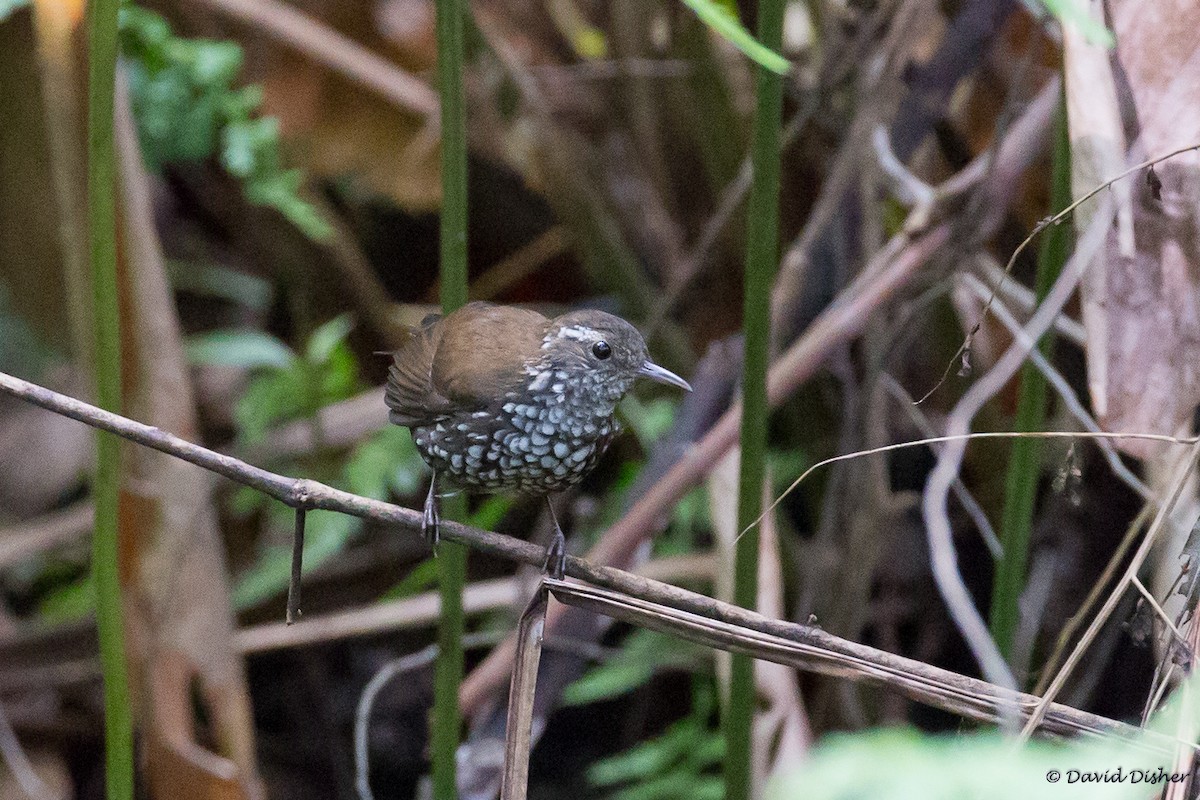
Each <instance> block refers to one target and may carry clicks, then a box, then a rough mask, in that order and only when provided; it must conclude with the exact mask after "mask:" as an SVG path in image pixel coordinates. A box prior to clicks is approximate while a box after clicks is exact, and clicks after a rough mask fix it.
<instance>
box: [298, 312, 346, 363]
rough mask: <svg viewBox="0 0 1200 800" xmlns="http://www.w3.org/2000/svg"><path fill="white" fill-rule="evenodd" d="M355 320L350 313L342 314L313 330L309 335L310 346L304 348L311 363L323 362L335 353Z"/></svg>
mask: <svg viewBox="0 0 1200 800" xmlns="http://www.w3.org/2000/svg"><path fill="white" fill-rule="evenodd" d="M353 327H354V321H353V320H351V318H350V315H349V314H340V315H338V316H336V317H334V318H333V319H331V320H329V321H328V322H326V323H325V324H324V325H322V326H321V327H319V328H317V329H316V330H315V331H313V333H312V335H311V336H310V337H308V346H307V347H305V348H304V356H305V358H307V359H308V361H309V363H311V364H323V363H325V362H326V361H327V360H328V359H329V356H330V355H331V354H332V353H333V350H334V348H335V347H337V346H338V345H339V344H342V343H343V342H345V341H346V337H347V336H349V335H350V329H351V328H353Z"/></svg>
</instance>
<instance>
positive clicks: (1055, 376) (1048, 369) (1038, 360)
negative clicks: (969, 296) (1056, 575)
mask: <svg viewBox="0 0 1200 800" xmlns="http://www.w3.org/2000/svg"><path fill="white" fill-rule="evenodd" d="M963 278H964V280H965V282H966V284H967V285H968V286H969V287H970V288H971V291H973V292H975V295H976V296H977V297H979V298H980V299H981V300H982V299H986V298H987V297H988V291H989V290H988V287H987V285H986V284H984V282H983V281H981V280H980V279H979V278H977V277H975V276H974V275H972V274H970V273H966V274H964V275H963ZM993 307H994V310H995V314H996V316H997V317H998V318H999V319H1000V321H1001V322H1002V323H1003V324H1004V327H1006V328H1007V329H1008V332H1009V333H1010V334H1012V336H1013V338H1014V339H1016V340H1017V341H1019V342H1021V343H1022V344H1024V345H1025V346H1026V347H1028V348H1029V359H1030V361H1032V362H1033V365H1034V366H1035V367H1037V369H1038V372H1040V373H1042V377H1044V378H1045V379H1046V382H1047V383H1049V384H1050V386H1051V387H1052V388H1053V389H1054V390H1055V391H1056V392H1057V393H1058V396H1059V398H1060V399H1061V400H1062V401H1063V403H1064V404H1065V405H1066V407H1067V410H1068V411H1069V412H1070V414H1071V416H1073V417H1074V418H1075V419H1076V420H1077V421H1078V422H1079V424H1081V425H1082V426H1083V427H1084V430H1088V431H1091V432H1092V433H1100V424H1099V423H1098V422H1096V420H1095V419H1094V418H1093V417H1092V415H1091V414H1089V413H1088V411H1087V409H1086V408H1084V407H1083V403H1081V402H1080V401H1079V397H1078V396H1077V395H1076V394H1075V391H1074V390H1073V389H1072V388H1071V385H1070V384H1069V383H1067V379H1066V378H1064V377H1063V376H1062V374H1061V373H1060V372H1059V371H1058V370H1056V369H1055V368H1054V366H1053V365H1052V364H1051V363H1050V362H1049V361H1047V360H1046V357H1045V356H1043V355H1042V353H1041V351H1040V350H1038V349H1037V347H1036V346H1035V344H1034V342H1033V341H1032V340H1031V339H1029V337H1028V336H1027V335H1026V334H1025V331H1024V329H1023V328H1022V327H1021V323H1020V322H1018V321H1017V319H1016V317H1014V316H1013V315H1012V312H1010V311H1009V310H1008V308H1007V307H1006V306H1005V305H1004V303H1003V302H1002V301H998V300H997V301H996V302H995V303H993ZM1094 441H1095V442H1096V443H1097V444H1098V445H1099V446H1100V449H1101V450H1102V451H1103V452H1104V458H1105V460H1106V461H1108V465H1109V467H1110V468H1111V469H1112V471H1113V474H1114V475H1116V476H1117V477H1118V478H1120V479H1121V480H1122V481H1124V483H1125V484H1126V485H1127V486H1128V487H1129V488H1131V489H1133V490H1134V491H1135V492H1137V493H1138V494H1139V495H1141V497H1142V498H1143V499H1144V500H1152V499H1153V495H1154V493H1153V492H1152V491H1151V490H1150V487H1149V486H1147V485H1146V484H1145V483H1143V482H1142V481H1141V479H1139V478H1138V476H1136V475H1134V474H1133V471H1132V470H1130V469H1129V467H1127V466H1125V464H1124V462H1122V461H1121V457H1120V456H1119V455H1118V454H1117V451H1116V448H1114V447H1113V446H1112V440H1110V439H1109V438H1108V437H1100V438H1097V439H1095V440H1094Z"/></svg>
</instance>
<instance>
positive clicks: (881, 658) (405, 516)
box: [0, 373, 1169, 733]
mask: <svg viewBox="0 0 1200 800" xmlns="http://www.w3.org/2000/svg"><path fill="white" fill-rule="evenodd" d="M0 393H3V394H7V395H10V396H13V397H17V398H19V399H22V400H25V401H28V402H31V403H33V404H35V405H38V406H40V407H42V408H45V409H47V410H50V411H54V412H56V413H59V414H62V415H64V416H67V417H70V418H72V419H75V420H78V421H80V422H83V423H85V424H88V425H91V426H92V427H95V428H99V429H101V430H106V431H109V432H111V433H115V434H117V435H119V436H121V437H123V438H125V439H128V440H130V441H133V442H137V443H139V444H142V445H145V446H147V447H151V448H154V449H156V450H159V451H161V452H164V453H168V454H170V455H173V456H176V457H178V458H182V459H184V460H186V461H189V462H191V463H193V464H196V465H198V466H201V467H204V468H206V469H209V470H211V471H213V472H216V473H218V474H220V475H224V476H226V477H228V478H230V479H232V480H234V481H236V482H238V483H241V484H243V485H246V486H250V487H252V488H255V489H258V490H259V491H262V492H263V493H265V494H268V495H270V496H271V497H274V498H276V499H278V500H280V501H281V502H283V503H285V504H287V505H289V506H290V507H293V508H298V507H301V506H304V507H306V508H309V509H314V510H331V511H339V512H341V513H345V514H351V515H354V516H358V517H365V518H369V519H374V520H377V521H380V522H384V523H390V524H394V525H397V526H400V527H402V528H404V529H406V530H408V531H410V532H412V533H413V534H414V535H419V533H420V529H421V513H420V512H418V511H414V510H412V509H408V508H402V507H400V506H396V505H393V504H391V503H385V502H382V501H379V500H372V499H370V498H367V497H360V496H358V495H354V494H351V493H349V492H343V491H340V490H338V489H334V488H332V487H329V486H326V485H324V484H322V483H319V482H317V481H312V480H306V479H295V478H289V477H287V476H284V475H278V474H275V473H272V472H268V471H267V470H264V469H261V468H259V467H255V466H253V465H250V464H247V463H245V462H243V461H240V460H238V459H236V458H233V457H232V456H228V455H223V454H221V453H217V452H214V451H212V450H209V449H207V448H204V447H201V446H199V445H196V444H192V443H191V442H187V441H185V440H183V439H181V438H179V437H178V436H174V435H172V434H169V433H166V432H164V431H161V430H159V429H157V428H154V427H152V426H149V425H144V424H142V423H139V422H135V421H133V420H130V419H127V418H125V417H122V416H120V415H118V414H113V413H111V412H108V411H104V410H103V409H100V408H97V407H95V406H92V405H90V404H88V403H84V402H82V401H80V400H76V399H74V398H71V397H67V396H66V395H62V394H59V393H57V392H53V391H51V390H49V389H46V388H44V387H41V386H38V385H36V384H33V383H30V382H28V381H24V380H21V379H20V378H16V377H13V376H11V375H7V374H5V373H0ZM1168 505H1169V504H1168ZM441 533H442V536H443V538H445V539H447V540H449V541H455V542H460V543H462V544H465V545H467V546H470V547H472V548H474V549H476V550H478V551H480V552H483V553H487V554H489V555H494V556H498V557H500V558H505V559H509V560H513V561H520V562H523V563H526V564H530V565H533V566H540V565H541V564H542V560H543V557H544V553H543V551H542V548H540V547H538V546H537V545H535V544H532V543H529V542H525V541H522V540H520V539H514V538H512V537H510V536H503V535H501V534H498V533H494V532H491V531H485V530H481V529H479V528H474V527H471V526H469V525H463V524H460V523H457V522H452V521H448V520H447V521H443V523H442V531H441ZM566 573H567V574H568V575H570V576H571V577H574V578H578V579H580V580H583V581H586V582H588V583H590V584H593V586H594V587H598V588H600V589H608V590H611V591H610V592H609V593H608V594H609V595H610V596H612V597H617V598H622V602H624V603H626V604H628V605H632V606H635V607H638V606H640V607H642V608H646V607H649V606H654V607H655V608H669V609H671V611H672V613H674V614H677V615H679V616H680V618H681V619H684V620H686V621H687V624H688V625H690V626H693V627H697V626H699V628H700V629H703V630H710V631H719V632H720V636H721V637H728V636H729V635H731V634H734V635H737V636H741V637H742V639H741V641H743V642H744V641H746V640H753V641H758V642H762V643H763V644H764V646H763V647H762V648H759V649H756V650H755V651H754V654H755V655H757V656H758V657H760V658H764V657H769V654H770V652H771V649H772V648H775V649H776V650H778V649H779V648H786V649H788V650H789V652H793V653H796V654H799V655H796V656H794V657H792V660H791V661H788V662H786V663H793V664H795V665H796V666H802V667H804V668H805V669H809V670H812V671H813V672H817V673H820V674H825V675H834V676H838V677H844V678H849V679H852V680H860V681H869V682H873V683H877V684H882V685H885V686H887V687H889V688H891V689H893V690H895V691H898V692H900V693H902V694H904V695H906V696H908V697H911V698H912V699H914V700H917V701H919V702H923V703H928V704H930V705H933V706H936V707H938V708H944V709H947V710H950V711H954V712H956V713H963V714H970V715H972V716H977V715H985V716H983V717H979V718H983V719H990V718H993V717H994V714H995V702H996V699H997V698H1001V697H1007V698H1008V699H1009V700H1011V701H1013V702H1018V703H1019V704H1021V705H1022V707H1024V705H1025V704H1026V703H1027V701H1026V699H1025V698H1024V696H1017V695H1014V694H1011V693H1006V691H1005V690H1004V689H1002V688H1001V687H999V686H995V685H993V684H990V683H987V682H985V681H981V680H978V679H975V678H969V677H967V676H964V675H959V674H957V673H954V672H951V671H949V670H945V669H940V668H938V667H933V666H930V665H928V664H925V663H922V662H920V661H916V660H914V659H910V658H904V657H902V656H897V655H893V654H891V653H887V652H884V651H882V650H878V649H876V648H873V647H868V646H866V645H861V644H858V643H855V642H851V641H849V640H846V639H842V638H840V637H837V636H834V635H832V634H830V633H827V632H825V631H823V630H821V629H819V628H815V627H813V626H810V625H800V624H797V623H793V622H786V621H783V620H777V619H770V618H768V617H764V616H763V615H761V614H758V613H755V612H753V611H749V610H747V609H744V608H739V607H737V606H733V605H730V604H728V603H723V602H721V601H719V600H715V599H713V598H711V597H706V596H704V595H701V594H697V593H695V592H691V591H688V590H687V589H682V588H680V587H677V586H671V585H669V584H665V583H661V582H659V581H655V580H652V579H649V578H646V577H643V576H639V575H634V574H632V573H629V572H625V571H623V570H619V569H614V568H612V567H607V566H603V565H599V564H594V563H591V562H589V561H586V560H584V559H581V558H576V557H573V556H568V557H567V562H566ZM547 585H548V586H552V588H556V589H557V588H558V587H557V584H551V583H548V584H547ZM577 588H580V587H577ZM584 588H586V587H584ZM580 590H581V591H582V589H580ZM605 613H608V612H607V611H606V612H605ZM302 625H303V623H302ZM704 635H705V636H707V637H709V638H708V639H706V640H705V641H709V640H710V639H711V641H712V642H713V643H714V645H715V644H716V642H718V641H724V639H721V638H719V637H718V638H712V636H711V635H710V634H708V633H705V634H704ZM801 656H803V657H802V658H801ZM964 697H965V698H967V700H966V701H964V699H963V698H964ZM1034 701H1035V702H1036V698H1035V699H1034ZM1080 715H1082V716H1080ZM1071 720H1074V721H1075V722H1071ZM1038 725H1039V726H1040V727H1044V728H1046V729H1048V730H1050V731H1054V732H1060V733H1072V732H1087V731H1090V732H1093V733H1095V732H1104V731H1108V732H1116V733H1121V732H1125V731H1126V729H1127V726H1123V725H1122V724H1121V723H1117V722H1115V721H1113V720H1108V719H1105V718H1103V717H1098V716H1095V715H1091V714H1083V712H1079V711H1076V710H1074V709H1069V708H1067V707H1065V706H1061V705H1058V704H1050V703H1049V702H1048V701H1047V702H1046V705H1045V707H1044V717H1043V718H1040V719H1039V720H1038Z"/></svg>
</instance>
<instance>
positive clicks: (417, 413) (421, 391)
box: [384, 314, 450, 427]
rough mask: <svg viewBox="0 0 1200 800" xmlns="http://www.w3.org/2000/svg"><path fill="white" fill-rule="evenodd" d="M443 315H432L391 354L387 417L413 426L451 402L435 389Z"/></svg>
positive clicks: (386, 395) (386, 394)
mask: <svg viewBox="0 0 1200 800" xmlns="http://www.w3.org/2000/svg"><path fill="white" fill-rule="evenodd" d="M441 319H442V318H441V317H440V316H439V315H437V314H430V315H429V316H428V317H426V318H425V319H424V320H422V321H421V325H420V327H418V328H415V329H414V330H412V331H411V335H410V336H409V339H408V341H407V342H405V343H404V344H403V345H402V346H401V347H400V349H399V350H397V351H396V353H395V355H394V356H393V357H392V366H391V368H390V369H388V380H387V388H386V390H385V391H384V400H385V401H386V402H387V406H388V409H389V411H388V419H390V420H391V421H392V422H393V423H395V424H396V425H405V426H410V427H411V426H413V425H420V424H422V423H426V422H429V421H431V420H432V419H433V418H435V417H437V416H438V414H439V413H441V412H444V411H446V410H447V409H448V408H449V406H450V401H449V400H448V399H447V398H446V397H445V396H443V395H440V394H438V392H437V391H436V390H435V389H434V388H433V378H432V375H433V359H434V356H435V355H436V354H437V348H438V342H439V341H440V340H441V338H442V327H441V325H440V324H439V323H440V322H441Z"/></svg>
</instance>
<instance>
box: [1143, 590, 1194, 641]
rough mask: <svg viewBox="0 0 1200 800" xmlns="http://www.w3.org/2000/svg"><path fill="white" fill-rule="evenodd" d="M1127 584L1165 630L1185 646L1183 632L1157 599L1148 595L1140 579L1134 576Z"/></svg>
mask: <svg viewBox="0 0 1200 800" xmlns="http://www.w3.org/2000/svg"><path fill="white" fill-rule="evenodd" d="M1129 582H1130V584H1132V585H1133V588H1135V589H1137V590H1138V594H1140V595H1141V596H1142V599H1143V600H1145V601H1146V603H1147V604H1148V605H1149V606H1150V608H1151V609H1152V610H1153V611H1154V615H1155V616H1156V617H1158V618H1159V619H1160V620H1161V621H1162V624H1163V625H1166V626H1167V629H1168V630H1169V631H1170V632H1171V633H1172V634H1173V635H1174V636H1175V637H1176V638H1177V639H1179V641H1181V642H1183V643H1185V644H1186V643H1187V637H1186V636H1184V635H1183V631H1181V630H1179V628H1178V626H1176V625H1175V620H1173V619H1171V617H1170V615H1169V614H1167V612H1166V611H1164V610H1163V607H1162V606H1161V605H1159V602H1158V600H1157V599H1155V597H1154V595H1152V594H1150V590H1149V589H1147V588H1146V585H1145V584H1144V583H1142V581H1141V579H1140V578H1138V576H1136V575H1134V576H1133V578H1131V579H1130V581H1129Z"/></svg>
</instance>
